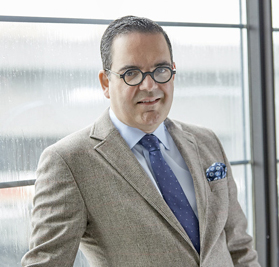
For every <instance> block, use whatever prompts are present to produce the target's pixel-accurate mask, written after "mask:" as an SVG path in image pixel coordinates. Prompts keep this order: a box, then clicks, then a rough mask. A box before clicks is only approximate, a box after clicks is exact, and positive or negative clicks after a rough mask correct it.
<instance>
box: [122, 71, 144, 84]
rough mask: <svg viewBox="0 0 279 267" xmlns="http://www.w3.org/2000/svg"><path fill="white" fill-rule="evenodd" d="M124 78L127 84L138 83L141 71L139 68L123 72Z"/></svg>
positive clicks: (140, 78)
mask: <svg viewBox="0 0 279 267" xmlns="http://www.w3.org/2000/svg"><path fill="white" fill-rule="evenodd" d="M124 80H125V82H126V83H127V84H129V85H136V84H139V83H140V82H141V80H142V73H141V71H140V70H128V71H126V72H125V74H124Z"/></svg>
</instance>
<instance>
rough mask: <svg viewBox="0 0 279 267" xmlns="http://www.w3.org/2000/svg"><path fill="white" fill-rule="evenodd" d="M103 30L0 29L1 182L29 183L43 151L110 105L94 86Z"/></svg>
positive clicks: (11, 25) (4, 25) (21, 25)
mask: <svg viewBox="0 0 279 267" xmlns="http://www.w3.org/2000/svg"><path fill="white" fill-rule="evenodd" d="M104 27H105V26H94V25H64V24H59V25H54V24H24V23H0V58H1V61H0V94H1V98H0V154H1V155H4V156H1V157H0V182H1V181H2V182H3V181H11V180H23V179H34V176H33V174H32V171H34V170H35V169H36V165H37V161H38V158H39V156H40V154H41V152H42V150H43V149H44V148H45V147H46V146H48V145H50V144H52V143H54V142H55V141H56V140H57V139H59V138H61V137H62V136H65V135H66V134H68V133H70V132H73V131H75V130H77V129H80V128H83V127H85V126H86V125H88V124H90V123H91V122H92V121H94V120H95V119H96V118H97V117H98V116H99V115H100V113H101V112H102V111H103V110H104V109H105V108H106V107H107V106H108V105H109V103H108V101H105V97H104V96H103V93H102V90H101V87H100V86H99V81H98V72H99V70H100V69H101V60H100V55H99V42H100V38H101V37H100V36H101V34H102V33H103V31H104Z"/></svg>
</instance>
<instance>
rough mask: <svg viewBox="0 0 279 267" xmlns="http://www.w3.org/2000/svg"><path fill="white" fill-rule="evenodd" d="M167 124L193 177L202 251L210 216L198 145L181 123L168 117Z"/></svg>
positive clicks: (206, 184) (206, 185) (205, 181)
mask: <svg viewBox="0 0 279 267" xmlns="http://www.w3.org/2000/svg"><path fill="white" fill-rule="evenodd" d="M165 125H166V127H167V129H168V131H169V133H170V134H171V136H172V138H173V140H174V142H175V144H176V146H177V148H178V150H179V151H180V153H181V155H182V157H183V158H184V160H185V162H186V164H187V166H188V168H189V171H190V173H191V175H192V178H193V183H194V188H195V195H196V201H197V208H198V216H199V227H200V242H201V251H203V249H202V246H203V244H204V237H205V236H204V234H205V230H206V220H207V216H208V212H207V208H208V206H207V203H208V195H207V193H208V191H207V190H208V188H207V187H208V182H207V180H206V177H205V174H204V172H203V167H202V163H201V160H200V155H199V150H198V146H197V143H196V140H195V138H194V136H193V135H192V134H190V133H188V132H186V131H184V130H182V129H181V126H180V125H179V124H175V123H174V122H173V121H171V120H169V119H166V121H165Z"/></svg>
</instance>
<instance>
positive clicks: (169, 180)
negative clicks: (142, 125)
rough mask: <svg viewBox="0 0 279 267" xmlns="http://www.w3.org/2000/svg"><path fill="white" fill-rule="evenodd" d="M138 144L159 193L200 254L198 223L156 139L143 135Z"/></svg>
mask: <svg viewBox="0 0 279 267" xmlns="http://www.w3.org/2000/svg"><path fill="white" fill-rule="evenodd" d="M139 143H140V144H141V145H142V146H143V147H144V148H146V149H147V150H148V151H149V157H150V163H151V166H152V169H153V172H154V175H155V178H156V180H157V184H158V187H159V188H160V190H161V193H162V195H163V197H164V199H165V201H166V203H167V204H168V206H169V207H170V209H171V210H172V212H173V213H174V215H175V216H176V218H177V219H178V221H179V222H180V223H181V225H182V226H183V228H184V230H185V231H186V233H187V234H188V236H189V237H190V239H191V241H192V243H193V245H194V247H195V248H196V250H197V252H198V253H199V252H200V236H199V222H198V219H197V217H196V215H195V213H194V211H193V210H192V207H191V205H190V204H189V201H188V199H187V197H186V195H185V194H184V192H183V190H182V188H181V186H180V184H179V182H178V180H177V178H176V176H175V174H174V173H173V171H172V170H171V168H170V167H169V165H168V164H167V162H166V161H165V160H164V158H163V156H162V153H161V151H160V145H159V140H158V138H157V137H156V136H155V135H153V134H151V135H150V134H147V135H145V136H144V137H143V138H142V139H141V140H140V141H139Z"/></svg>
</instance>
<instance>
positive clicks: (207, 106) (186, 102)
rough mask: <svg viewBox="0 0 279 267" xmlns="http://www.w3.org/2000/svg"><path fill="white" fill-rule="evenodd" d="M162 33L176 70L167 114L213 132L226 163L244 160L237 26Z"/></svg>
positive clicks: (243, 89) (244, 101) (244, 92)
mask: <svg viewBox="0 0 279 267" xmlns="http://www.w3.org/2000/svg"><path fill="white" fill-rule="evenodd" d="M167 31H168V33H169V35H170V38H171V39H172V42H173V50H174V60H175V62H176V68H177V75H176V80H175V99H174V103H173V107H172V110H171V115H170V116H171V117H173V118H176V119H179V120H182V121H185V122H189V123H193V124H198V125H202V126H205V127H208V128H211V129H212V130H214V131H215V132H216V134H217V135H218V137H219V138H220V139H221V141H222V143H223V145H224V147H225V151H226V153H227V156H228V158H229V160H230V161H234V160H243V159H248V158H250V156H249V152H248V151H249V150H250V148H249V146H250V144H249V143H250V141H249V119H248V110H249V98H248V86H247V85H246V82H245V81H247V76H246V74H245V71H244V70H245V68H246V63H245V61H246V57H245V56H242V53H244V52H245V51H242V49H241V35H240V33H241V32H240V30H238V29H208V28H171V27H169V28H167ZM244 34H245V32H244ZM244 34H243V35H244ZM181 36H184V37H185V38H181ZM243 39H244V38H243ZM243 42H244V41H243ZM244 45H245V44H244ZM242 61H243V62H242Z"/></svg>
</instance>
